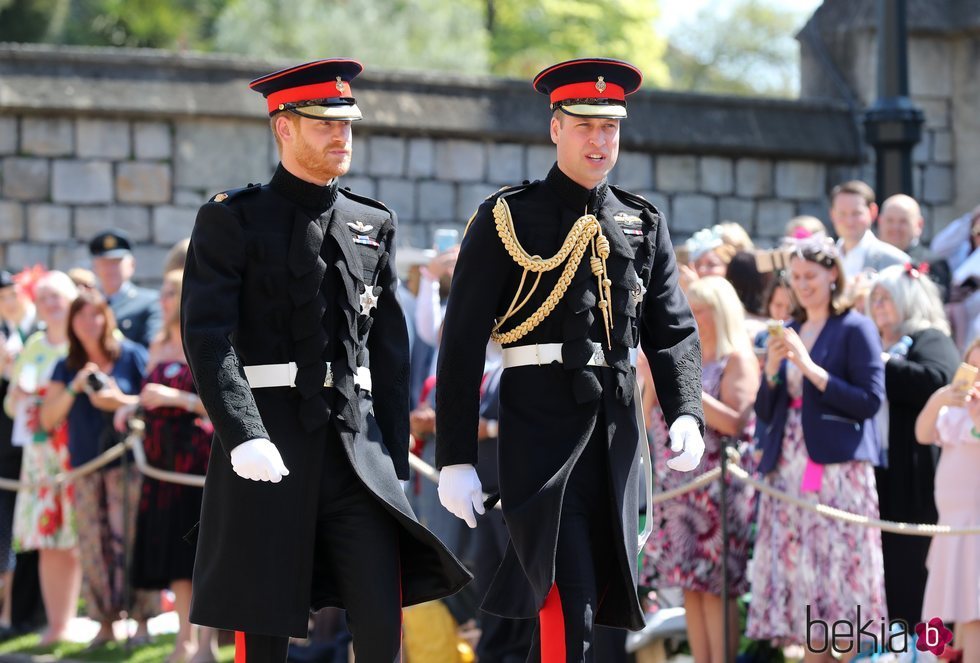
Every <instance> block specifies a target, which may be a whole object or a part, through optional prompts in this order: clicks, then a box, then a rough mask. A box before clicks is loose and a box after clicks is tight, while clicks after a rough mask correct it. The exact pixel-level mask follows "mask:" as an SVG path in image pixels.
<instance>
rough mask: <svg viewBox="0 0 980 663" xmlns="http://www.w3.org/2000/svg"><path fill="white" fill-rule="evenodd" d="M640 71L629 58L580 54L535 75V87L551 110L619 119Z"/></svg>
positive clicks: (638, 79) (622, 116) (637, 84)
mask: <svg viewBox="0 0 980 663" xmlns="http://www.w3.org/2000/svg"><path fill="white" fill-rule="evenodd" d="M642 82H643V74H641V73H640V70H639V69H637V68H636V67H634V66H633V65H631V64H630V63H629V62H623V61H622V60H613V59H611V58H581V59H578V60H567V61H566V62H559V63H558V64H554V65H551V66H550V67H548V68H547V69H545V70H544V71H542V72H541V73H540V74H538V75H537V76H535V77H534V81H533V82H532V83H531V84H532V85H533V86H534V89H535V90H537V91H538V92H540V93H542V94H547V95H548V96H549V97H550V98H551V110H552V111H555V110H557V109H559V108H560V109H561V110H562V112H564V113H566V114H568V115H574V116H577V117H599V118H610V119H622V118H625V117H626V95H628V94H633V93H634V92H636V90H637V88H639V87H640V83H642Z"/></svg>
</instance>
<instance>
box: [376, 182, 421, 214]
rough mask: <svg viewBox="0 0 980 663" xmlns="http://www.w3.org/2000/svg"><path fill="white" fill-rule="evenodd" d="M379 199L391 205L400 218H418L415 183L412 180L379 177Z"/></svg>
mask: <svg viewBox="0 0 980 663" xmlns="http://www.w3.org/2000/svg"><path fill="white" fill-rule="evenodd" d="M378 199H379V200H381V201H382V202H383V203H384V204H385V205H387V206H388V207H390V208H391V209H392V210H393V211H394V212H395V214H397V215H398V218H399V219H404V220H405V221H412V220H414V219H415V218H416V217H415V183H414V182H412V181H411V180H398V179H390V178H381V179H379V180H378Z"/></svg>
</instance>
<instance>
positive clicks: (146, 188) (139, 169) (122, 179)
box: [116, 161, 172, 204]
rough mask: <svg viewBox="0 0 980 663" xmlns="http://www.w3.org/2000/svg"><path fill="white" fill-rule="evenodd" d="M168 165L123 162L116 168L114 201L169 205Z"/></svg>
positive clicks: (169, 181)
mask: <svg viewBox="0 0 980 663" xmlns="http://www.w3.org/2000/svg"><path fill="white" fill-rule="evenodd" d="M171 188H172V187H171V177H170V165H169V164H166V163H152V162H148V161H125V162H123V163H120V164H119V165H118V166H116V200H118V201H119V202H121V203H146V204H160V203H169V202H170V198H171Z"/></svg>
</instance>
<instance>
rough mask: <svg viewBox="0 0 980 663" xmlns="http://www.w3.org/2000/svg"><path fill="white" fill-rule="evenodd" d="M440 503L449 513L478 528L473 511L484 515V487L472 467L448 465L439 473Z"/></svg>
mask: <svg viewBox="0 0 980 663" xmlns="http://www.w3.org/2000/svg"><path fill="white" fill-rule="evenodd" d="M439 501H440V502H442V505H443V506H444V507H446V510H447V511H449V513H451V514H453V515H454V516H456V517H457V518H462V519H463V520H465V521H466V524H467V525H469V526H470V527H471V528H473V527H476V516H474V515H473V510H474V509H476V512H477V513H479V514H481V515H482V514H483V513H484V511H485V509H484V508H483V486H482V485H481V484H480V477H478V476H477V475H476V468H475V467H473V466H472V465H446V466H445V467H444V468H442V471H441V472H439Z"/></svg>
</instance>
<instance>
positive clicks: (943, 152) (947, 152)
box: [930, 131, 956, 164]
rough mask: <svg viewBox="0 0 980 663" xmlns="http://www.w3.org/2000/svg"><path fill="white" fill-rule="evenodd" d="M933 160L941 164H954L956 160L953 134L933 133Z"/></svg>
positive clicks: (946, 132)
mask: <svg viewBox="0 0 980 663" xmlns="http://www.w3.org/2000/svg"><path fill="white" fill-rule="evenodd" d="M930 133H932V160H933V161H934V162H935V163H940V164H952V163H953V162H954V160H955V158H956V152H955V146H954V144H953V134H952V132H950V131H933V132H930Z"/></svg>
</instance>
